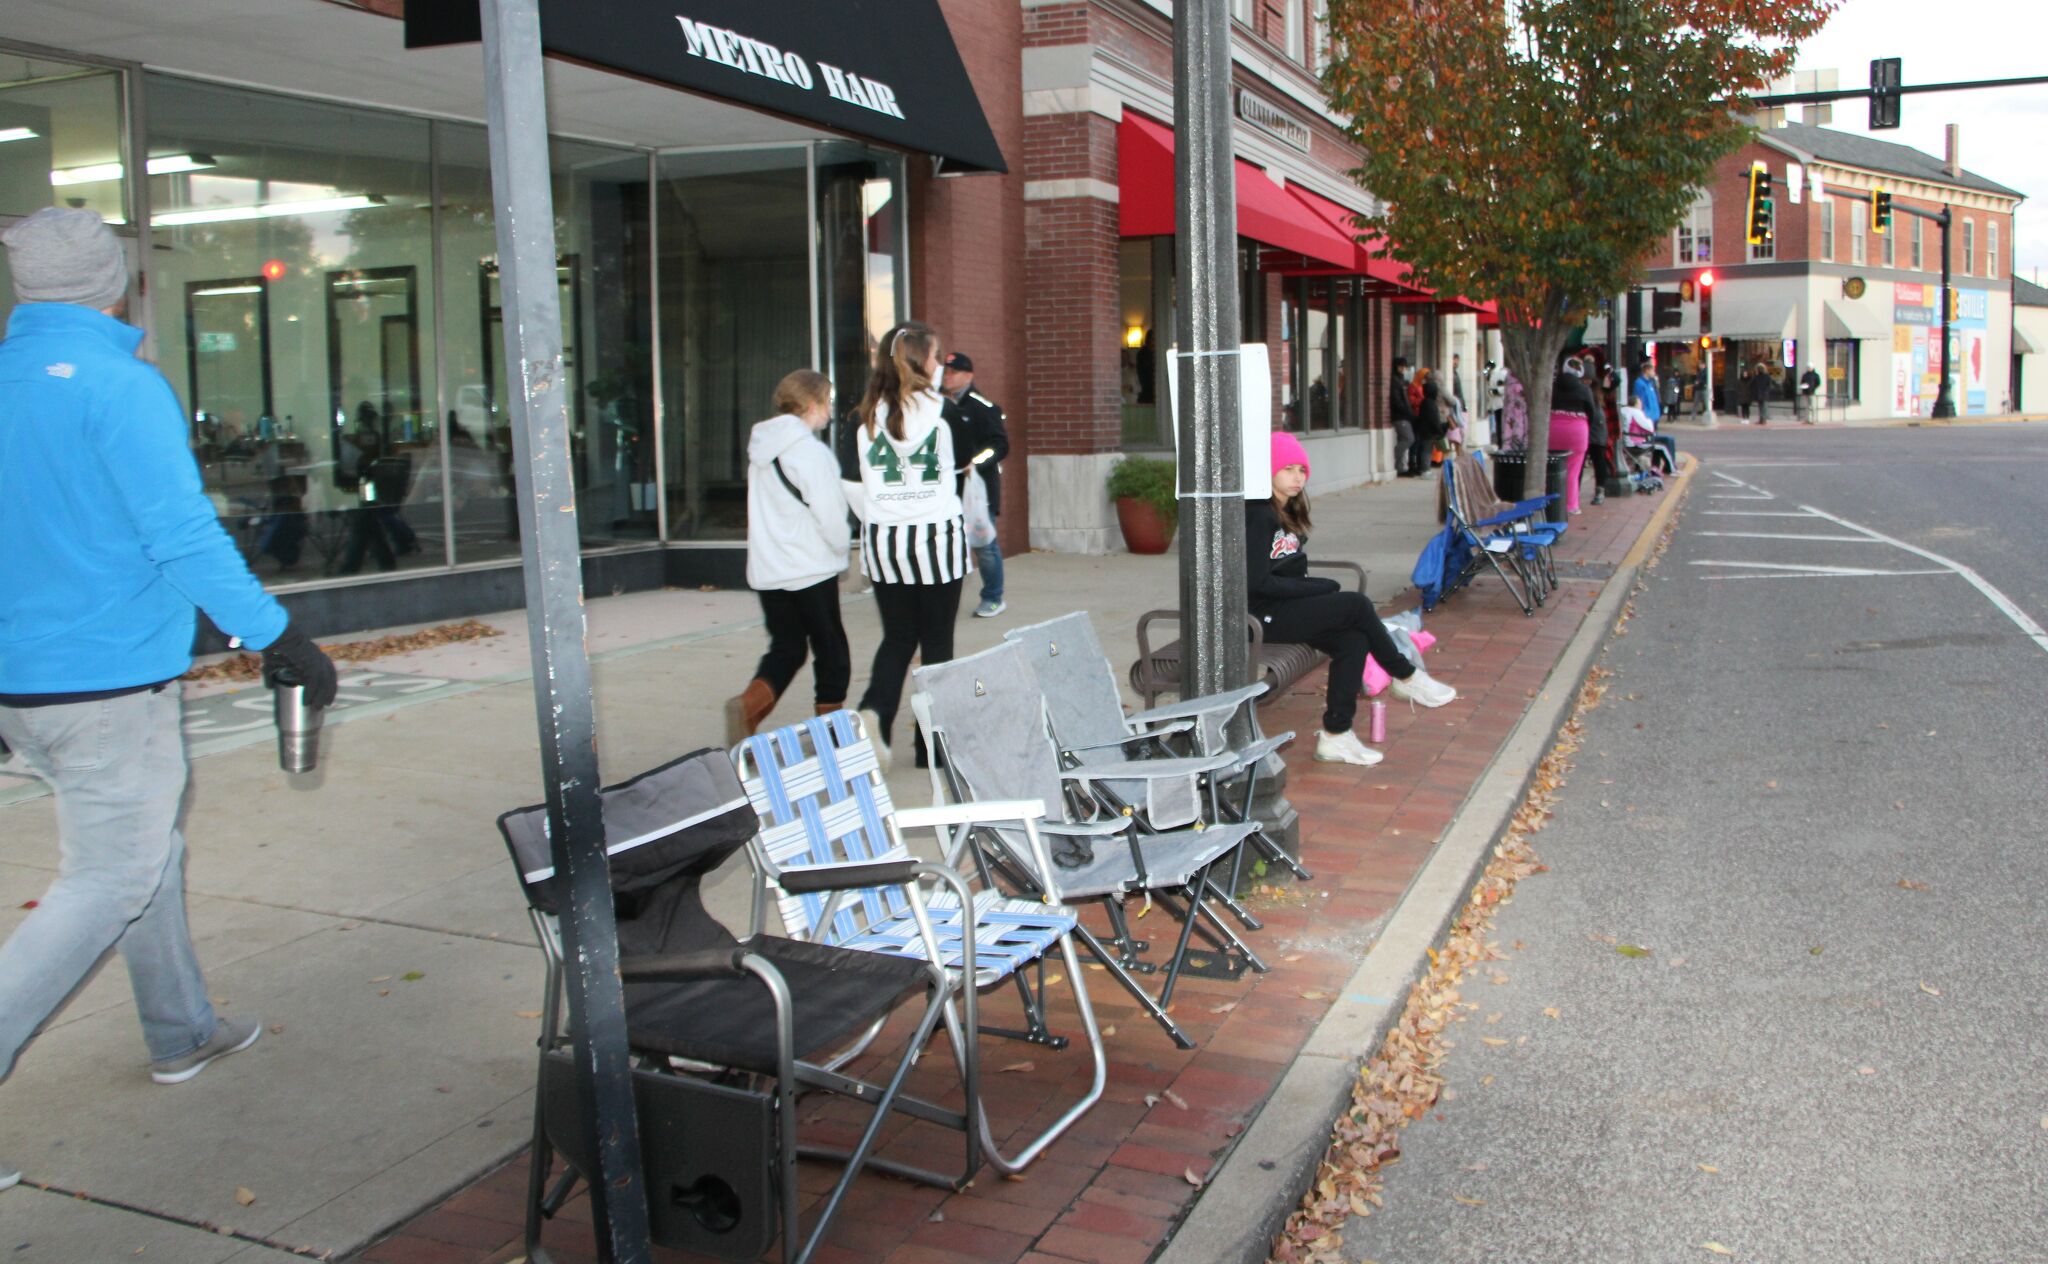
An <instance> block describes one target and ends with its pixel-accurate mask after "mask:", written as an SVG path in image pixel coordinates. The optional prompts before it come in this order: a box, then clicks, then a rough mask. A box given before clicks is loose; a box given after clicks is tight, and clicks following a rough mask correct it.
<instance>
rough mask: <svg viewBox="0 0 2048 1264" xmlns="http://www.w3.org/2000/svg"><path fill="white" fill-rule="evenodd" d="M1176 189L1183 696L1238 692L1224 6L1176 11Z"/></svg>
mask: <svg viewBox="0 0 2048 1264" xmlns="http://www.w3.org/2000/svg"><path fill="white" fill-rule="evenodd" d="M1174 10H1175V11H1174V21H1173V107H1174V115H1175V119H1176V122H1177V124H1178V129H1179V141H1178V143H1177V144H1176V145H1175V146H1174V177H1175V184H1176V188H1177V192H1176V199H1175V200H1176V203H1177V205H1176V208H1175V214H1174V231H1175V237H1174V253H1175V263H1176V265H1177V270H1178V273H1179V277H1180V302H1179V304H1178V308H1179V310H1178V313H1177V315H1176V317H1175V320H1174V338H1175V341H1176V342H1177V343H1178V345H1179V352H1178V355H1179V359H1180V363H1179V364H1178V365H1177V366H1176V367H1177V369H1178V370H1179V372H1180V416H1179V418H1178V419H1177V424H1178V426H1179V434H1180V486H1181V496H1180V608H1181V617H1182V618H1183V619H1184V620H1185V621H1186V622H1185V625H1184V626H1183V628H1182V635H1183V638H1184V640H1185V643H1186V645H1187V646H1188V652H1187V653H1186V654H1183V655H1182V656H1181V669H1180V671H1181V685H1180V687H1181V696H1183V697H1188V698H1192V697H1195V696H1197V695H1200V694H1208V693H1216V692H1218V691H1220V690H1223V689H1229V688H1234V687H1236V686H1238V685H1241V684H1243V683H1244V681H1245V679H1246V677H1247V675H1248V673H1249V669H1250V659H1251V650H1250V642H1249V639H1248V638H1247V637H1246V635H1245V626H1244V620H1245V561H1244V557H1245V553H1244V503H1243V493H1244V491H1245V478H1246V476H1247V475H1251V476H1254V477H1258V478H1261V479H1263V478H1264V477H1265V476H1264V475H1263V474H1261V473H1260V472H1259V471H1248V470H1246V469H1244V468H1243V465H1244V460H1243V452H1242V439H1241V438H1240V432H1239V418H1238V345H1239V342H1240V341H1241V337H1240V328H1239V327H1240V324H1241V320H1240V317H1239V315H1238V311H1239V308H1238V294H1237V197H1236V188H1237V185H1236V170H1235V165H1234V162H1233V159H1232V157H1231V152H1230V7H1229V4H1228V0H1181V2H1180V3H1179V4H1177V5H1175V6H1174Z"/></svg>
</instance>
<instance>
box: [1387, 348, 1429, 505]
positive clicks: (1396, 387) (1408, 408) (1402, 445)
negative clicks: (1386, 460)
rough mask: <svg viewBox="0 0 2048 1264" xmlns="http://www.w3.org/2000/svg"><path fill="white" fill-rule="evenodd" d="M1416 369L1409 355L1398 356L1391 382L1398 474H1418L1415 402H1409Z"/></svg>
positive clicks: (1389, 399) (1389, 398)
mask: <svg viewBox="0 0 2048 1264" xmlns="http://www.w3.org/2000/svg"><path fill="white" fill-rule="evenodd" d="M1412 376H1413V371H1412V370H1410V369H1409V367H1408V360H1407V357H1405V356H1395V357H1394V376H1393V380H1392V381H1391V382H1389V383H1388V384H1387V412H1388V415H1389V416H1390V417H1392V419H1393V422H1394V477H1395V478H1414V477H1416V476H1418V475H1419V474H1421V473H1422V471H1420V470H1418V469H1416V468H1415V465H1414V455H1415V406H1414V405H1413V404H1411V403H1409V402H1408V379H1409V378H1410V377H1412Z"/></svg>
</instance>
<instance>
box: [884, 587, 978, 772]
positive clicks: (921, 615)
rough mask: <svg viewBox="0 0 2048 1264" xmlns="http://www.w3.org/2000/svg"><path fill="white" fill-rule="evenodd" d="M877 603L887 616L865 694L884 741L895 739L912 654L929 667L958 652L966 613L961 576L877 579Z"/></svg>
mask: <svg viewBox="0 0 2048 1264" xmlns="http://www.w3.org/2000/svg"><path fill="white" fill-rule="evenodd" d="M875 608H876V610H878V611H879V612H880V613H881V616H882V643H881V644H880V645H877V646H876V647H875V665H874V667H873V668H872V669H871V670H870V671H869V672H868V688H867V692H866V693H863V694H862V695H861V698H860V707H861V709H862V710H872V711H874V713H875V718H876V719H878V720H880V721H881V722H882V740H883V741H885V742H888V741H893V740H894V739H893V738H892V737H891V734H892V733H893V732H894V731H895V727H896V711H897V708H898V707H899V706H901V705H902V702H903V678H904V677H905V676H906V675H908V674H909V672H910V659H911V656H912V655H917V656H919V657H920V658H921V659H922V660H923V662H924V663H925V665H926V666H930V665H931V664H933V663H943V662H946V661H948V660H949V659H951V658H952V657H953V621H954V619H955V618H956V617H958V615H959V613H960V581H959V580H957V579H955V580H949V581H947V582H946V583H943V584H885V583H882V582H880V581H877V582H876V584H875Z"/></svg>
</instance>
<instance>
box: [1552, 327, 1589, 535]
mask: <svg viewBox="0 0 2048 1264" xmlns="http://www.w3.org/2000/svg"><path fill="white" fill-rule="evenodd" d="M1585 374H1586V367H1585V362H1584V361H1582V360H1580V359H1579V358H1578V357H1577V356H1567V357H1566V358H1565V362H1564V366H1563V367H1562V368H1560V369H1559V370H1558V374H1557V377H1556V378H1555V379H1554V380H1553V381H1552V382H1551V384H1550V450H1551V451H1552V452H1563V453H1565V454H1567V456H1568V457H1569V458H1570V459H1569V460H1568V461H1566V463H1565V471H1564V510H1565V512H1566V513H1568V514H1575V513H1578V512H1580V508H1579V479H1580V477H1581V476H1582V475H1583V474H1584V473H1585V470H1586V450H1587V448H1588V447H1589V446H1590V445H1591V442H1592V428H1593V414H1594V413H1595V412H1597V411H1598V410H1599V407H1600V405H1599V403H1598V402H1597V401H1595V400H1594V398H1593V391H1592V388H1591V387H1589V386H1587V385H1586V376H1585Z"/></svg>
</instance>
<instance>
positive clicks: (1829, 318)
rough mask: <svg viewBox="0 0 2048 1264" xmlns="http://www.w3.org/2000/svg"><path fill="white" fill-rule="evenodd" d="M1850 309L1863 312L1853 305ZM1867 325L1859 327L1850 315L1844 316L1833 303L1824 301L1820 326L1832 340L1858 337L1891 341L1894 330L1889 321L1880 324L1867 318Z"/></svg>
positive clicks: (1874, 340)
mask: <svg viewBox="0 0 2048 1264" xmlns="http://www.w3.org/2000/svg"><path fill="white" fill-rule="evenodd" d="M1849 310H1850V314H1851V315H1861V314H1862V313H1861V312H1859V311H1858V310H1857V309H1855V308H1853V307H1852V308H1850V309H1849ZM1865 326H1866V327H1865V328H1862V329H1858V328H1857V327H1856V326H1855V325H1853V324H1851V323H1850V322H1849V319H1848V317H1845V316H1843V315H1842V313H1841V312H1840V311H1838V310H1837V309H1836V307H1835V305H1834V304H1833V303H1828V302H1823V303H1822V304H1821V320H1820V327H1821V336H1822V337H1824V338H1827V339H1829V340H1830V341H1832V340H1835V339H1839V338H1856V339H1861V340H1862V341H1864V342H1890V341H1891V340H1892V330H1891V325H1890V324H1889V323H1887V324H1883V325H1879V324H1877V323H1875V322H1873V321H1869V320H1868V319H1867V318H1866V321H1865Z"/></svg>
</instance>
